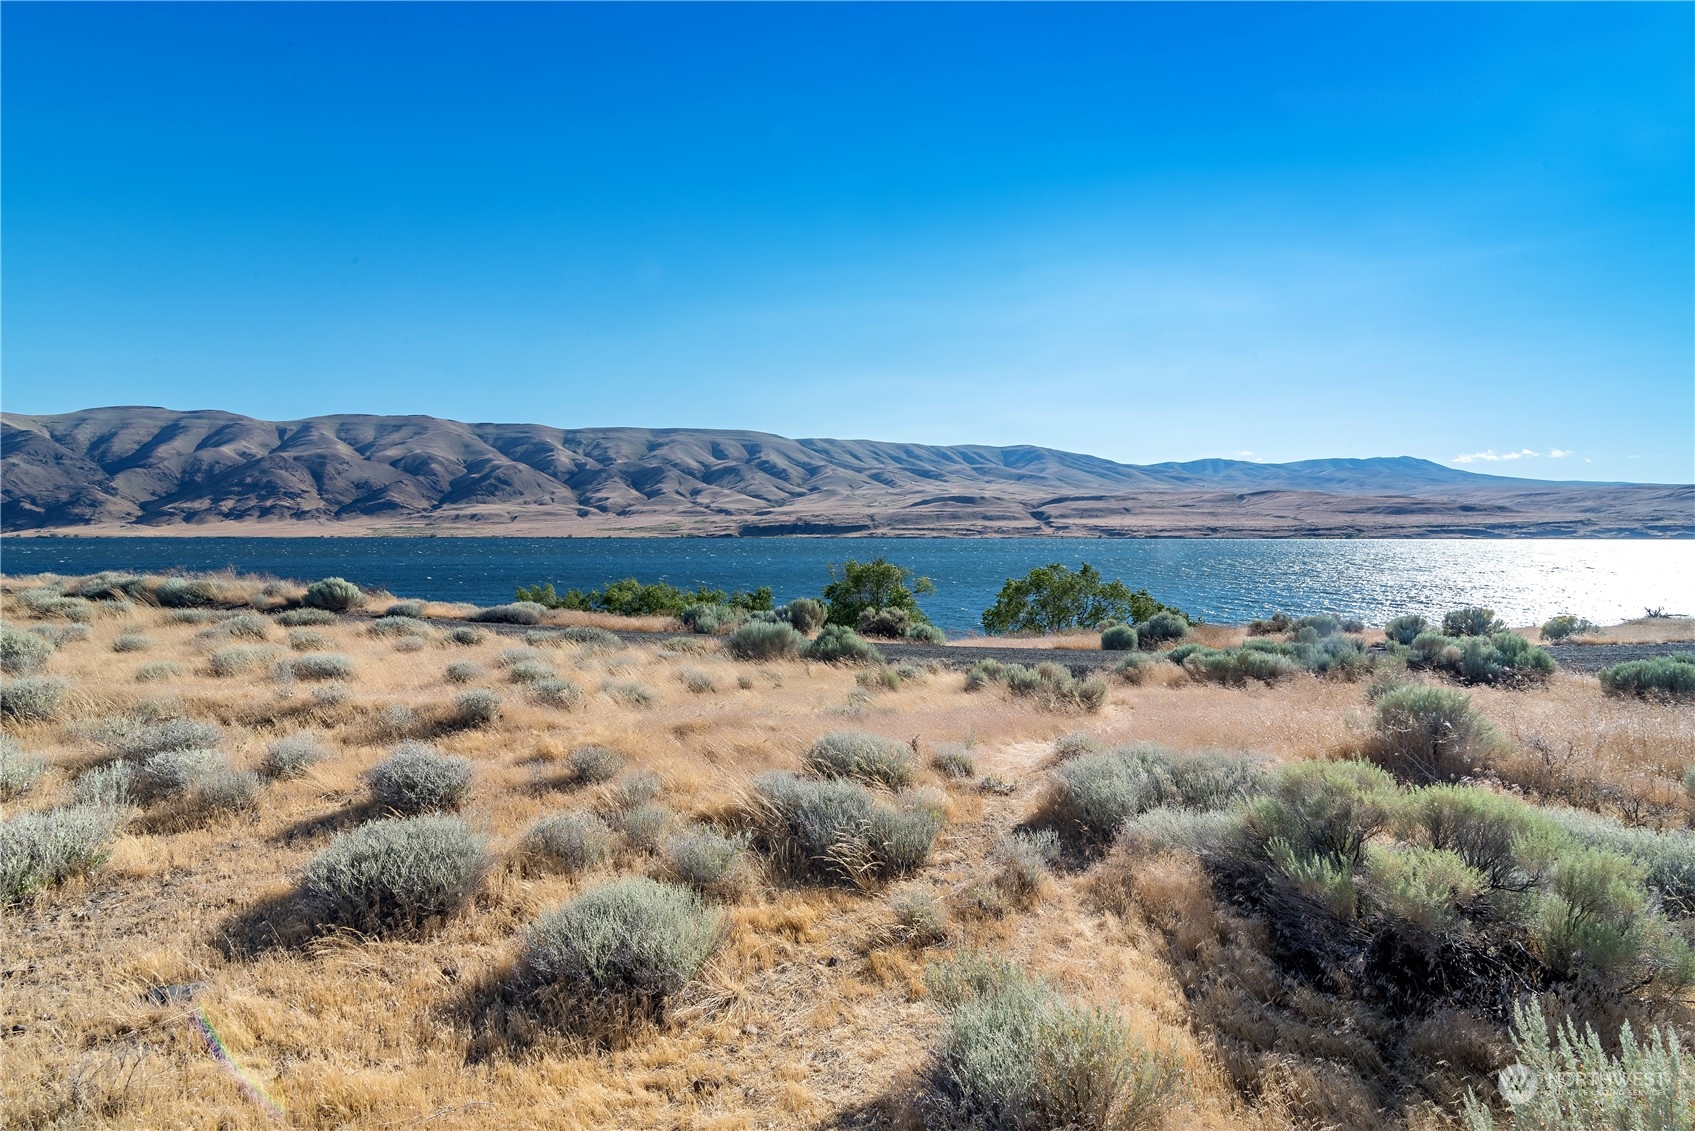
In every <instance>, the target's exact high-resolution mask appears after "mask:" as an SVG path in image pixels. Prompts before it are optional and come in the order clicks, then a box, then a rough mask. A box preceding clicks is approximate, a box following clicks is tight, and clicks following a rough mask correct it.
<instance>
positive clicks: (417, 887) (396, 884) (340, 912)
mask: <svg viewBox="0 0 1695 1131" xmlns="http://www.w3.org/2000/svg"><path fill="white" fill-rule="evenodd" d="M486 868H487V853H486V852H485V851H484V847H483V840H482V838H481V837H479V836H477V835H476V834H475V833H473V832H472V831H471V827H470V826H469V825H467V824H466V823H465V822H464V821H462V820H459V819H457V818H453V817H390V818H386V819H383V820H378V821H369V822H367V823H365V824H363V825H360V826H359V827H358V828H356V829H354V830H352V831H351V832H347V833H343V834H342V835H340V836H338V837H336V838H335V840H333V841H331V842H330V845H329V847H327V848H325V849H324V850H323V851H322V852H320V853H319V854H318V855H317V856H316V857H314V858H313V860H312V862H311V863H310V864H308V865H307V867H306V872H305V874H304V875H303V876H302V878H301V882H300V891H301V895H302V897H303V898H304V900H305V901H306V902H307V904H308V905H309V906H310V907H311V908H312V909H313V910H314V911H315V912H316V913H317V914H318V916H320V917H321V918H322V919H323V920H324V921H327V922H331V923H338V924H342V925H345V926H349V927H356V928H359V929H361V930H370V931H379V932H381V931H394V930H417V929H419V928H421V927H423V926H425V925H426V924H428V923H430V922H431V921H432V920H436V919H440V918H444V917H445V916H447V915H450V914H451V913H453V912H454V911H455V910H457V909H458V908H459V907H460V906H461V905H463V904H464V902H465V901H466V900H467V899H468V898H470V896H471V894H472V893H473V892H474V891H475V889H476V886H477V884H478V883H479V882H480V880H481V879H482V876H483V874H484V872H485V870H486Z"/></svg>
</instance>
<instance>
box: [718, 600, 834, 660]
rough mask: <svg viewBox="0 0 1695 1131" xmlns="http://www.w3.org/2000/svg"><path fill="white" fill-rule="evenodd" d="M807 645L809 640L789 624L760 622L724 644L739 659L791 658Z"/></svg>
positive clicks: (751, 623) (731, 637)
mask: <svg viewBox="0 0 1695 1131" xmlns="http://www.w3.org/2000/svg"><path fill="white" fill-rule="evenodd" d="M820 607H822V606H820ZM806 646H807V640H806V637H804V636H802V635H801V634H800V632H799V631H798V630H796V629H795V628H793V627H791V626H790V625H786V624H762V623H759V622H749V623H747V624H744V625H742V626H741V627H740V628H738V629H736V631H734V632H732V633H731V634H730V635H729V637H728V638H726V639H725V641H724V647H725V649H726V650H727V651H728V652H729V653H730V655H732V656H734V657H735V658H736V659H738V660H782V659H790V658H792V657H794V656H796V655H799V654H800V651H801V649H803V648H805V647H806Z"/></svg>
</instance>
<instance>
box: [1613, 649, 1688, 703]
mask: <svg viewBox="0 0 1695 1131" xmlns="http://www.w3.org/2000/svg"><path fill="white" fill-rule="evenodd" d="M1600 678H1601V689H1602V690H1603V691H1605V692H1606V693H1607V694H1609V695H1643V696H1653V695H1662V696H1666V697H1668V698H1682V697H1684V696H1690V695H1695V654H1692V653H1687V652H1685V653H1679V654H1678V655H1675V656H1660V657H1657V658H1655V659H1652V660H1628V661H1626V662H1625V663H1622V664H1614V665H1612V666H1611V667H1608V668H1603V669H1601V676H1600Z"/></svg>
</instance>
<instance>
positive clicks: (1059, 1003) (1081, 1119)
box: [924, 953, 1183, 1131]
mask: <svg viewBox="0 0 1695 1131" xmlns="http://www.w3.org/2000/svg"><path fill="white" fill-rule="evenodd" d="M924 981H925V984H926V985H927V986H928V987H929V988H930V992H931V995H932V997H933V999H934V1000H935V1002H936V1003H937V1005H938V1006H939V1007H940V1008H942V1009H943V1010H945V1011H947V1014H948V1019H947V1027H946V1029H945V1031H944V1033H943V1037H942V1046H941V1053H940V1062H941V1063H940V1069H941V1070H940V1073H939V1078H938V1091H939V1093H940V1094H939V1096H938V1097H937V1100H938V1101H939V1104H940V1106H942V1107H943V1108H944V1109H946V1111H947V1114H948V1116H950V1117H951V1119H950V1120H949V1122H950V1125H951V1124H952V1123H956V1122H957V1123H959V1124H961V1125H965V1126H973V1127H1016V1128H1021V1129H1028V1131H1073V1129H1077V1128H1098V1129H1100V1131H1135V1129H1138V1128H1145V1127H1148V1126H1151V1125H1153V1124H1155V1123H1157V1122H1158V1121H1159V1120H1160V1119H1161V1118H1162V1117H1163V1115H1164V1113H1165V1112H1166V1111H1167V1110H1168V1109H1169V1108H1170V1107H1171V1106H1173V1105H1174V1104H1175V1103H1176V1101H1177V1100H1178V1099H1179V1098H1180V1097H1181V1095H1182V1091H1183V1069H1182V1065H1181V1063H1180V1062H1179V1061H1178V1060H1177V1059H1176V1058H1175V1057H1174V1056H1172V1055H1171V1054H1169V1053H1165V1052H1162V1051H1156V1050H1152V1049H1150V1048H1148V1047H1147V1046H1146V1045H1145V1044H1143V1043H1142V1042H1141V1040H1140V1039H1138V1038H1137V1036H1136V1034H1135V1032H1134V1031H1133V1030H1132V1029H1131V1028H1130V1026H1129V1025H1128V1024H1126V1023H1125V1022H1124V1021H1123V1020H1122V1019H1121V1018H1120V1017H1118V1016H1117V1015H1116V1014H1114V1013H1111V1012H1108V1011H1106V1010H1103V1009H1100V1008H1099V1007H1095V1006H1090V1005H1086V1004H1082V1003H1079V1002H1076V1001H1073V1000H1071V999H1068V998H1065V997H1063V996H1062V995H1060V994H1059V993H1058V992H1057V991H1056V990H1054V989H1053V988H1052V987H1051V986H1050V985H1049V984H1048V983H1046V982H1045V981H1042V980H1040V979H1036V978H1031V977H1028V976H1027V975H1025V974H1024V973H1023V972H1022V971H1021V970H1019V969H1018V968H1017V967H1016V966H1013V965H1012V964H1011V963H1009V962H1007V961H1006V960H1004V959H997V958H988V957H984V956H981V955H976V954H969V953H968V954H964V955H961V956H959V957H956V958H954V959H951V960H949V961H948V962H944V963H939V964H937V965H933V966H931V967H929V968H928V969H926V971H925V973H924Z"/></svg>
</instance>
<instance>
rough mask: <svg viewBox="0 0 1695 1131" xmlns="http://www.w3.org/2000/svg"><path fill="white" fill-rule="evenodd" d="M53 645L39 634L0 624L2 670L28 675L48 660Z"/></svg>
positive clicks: (13, 673)
mask: <svg viewBox="0 0 1695 1131" xmlns="http://www.w3.org/2000/svg"><path fill="white" fill-rule="evenodd" d="M52 654H53V645H51V644H49V643H48V642H47V641H45V640H43V639H42V638H41V637H39V636H35V635H32V634H31V633H28V632H21V631H19V630H18V629H15V628H13V627H12V626H11V625H0V672H5V673H6V674H7V675H28V674H29V673H30V672H33V671H35V670H37V669H38V668H40V667H41V665H42V664H45V663H46V662H47V658H48V657H49V656H51V655H52Z"/></svg>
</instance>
